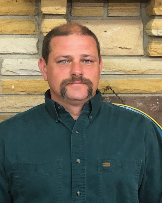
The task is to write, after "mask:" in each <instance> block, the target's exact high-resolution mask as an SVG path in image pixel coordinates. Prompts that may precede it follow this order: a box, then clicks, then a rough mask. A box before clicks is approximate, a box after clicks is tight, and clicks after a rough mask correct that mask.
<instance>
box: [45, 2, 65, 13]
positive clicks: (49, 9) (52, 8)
mask: <svg viewBox="0 0 162 203" xmlns="http://www.w3.org/2000/svg"><path fill="white" fill-rule="evenodd" d="M66 7H67V0H52V1H51V0H41V11H42V13H43V14H66Z"/></svg>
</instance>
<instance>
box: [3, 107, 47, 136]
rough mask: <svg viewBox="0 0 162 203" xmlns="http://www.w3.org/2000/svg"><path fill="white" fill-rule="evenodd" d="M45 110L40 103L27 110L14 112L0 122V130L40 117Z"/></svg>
mask: <svg viewBox="0 0 162 203" xmlns="http://www.w3.org/2000/svg"><path fill="white" fill-rule="evenodd" d="M44 111H45V104H40V105H38V106H35V107H33V108H31V109H29V110H27V111H24V112H21V113H18V114H16V115H15V116H13V117H11V118H9V119H6V120H5V121H2V122H1V123H0V132H2V131H3V130H4V131H5V130H6V129H7V130H9V129H10V128H12V129H14V128H16V127H17V126H19V127H20V126H21V125H25V124H28V123H29V122H31V121H33V120H34V119H36V118H39V117H41V115H42V114H44Z"/></svg>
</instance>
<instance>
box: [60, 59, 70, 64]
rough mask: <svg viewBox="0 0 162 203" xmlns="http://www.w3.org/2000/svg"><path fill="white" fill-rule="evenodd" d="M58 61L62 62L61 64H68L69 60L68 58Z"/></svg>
mask: <svg viewBox="0 0 162 203" xmlns="http://www.w3.org/2000/svg"><path fill="white" fill-rule="evenodd" d="M58 63H60V64H66V63H68V61H67V60H60V61H58Z"/></svg>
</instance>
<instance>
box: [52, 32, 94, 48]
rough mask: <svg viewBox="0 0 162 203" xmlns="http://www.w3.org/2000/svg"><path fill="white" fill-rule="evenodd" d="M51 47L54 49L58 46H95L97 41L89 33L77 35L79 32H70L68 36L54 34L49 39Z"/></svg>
mask: <svg viewBox="0 0 162 203" xmlns="http://www.w3.org/2000/svg"><path fill="white" fill-rule="evenodd" d="M50 46H51V49H55V48H56V47H57V46H58V47H60V48H61V47H68V46H69V47H71V48H73V47H76V46H80V47H86V46H93V47H95V48H97V43H96V41H95V39H94V38H93V37H92V36H89V35H79V34H72V35H68V36H56V37H53V38H52V39H51V42H50Z"/></svg>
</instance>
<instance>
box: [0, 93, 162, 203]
mask: <svg viewBox="0 0 162 203" xmlns="http://www.w3.org/2000/svg"><path fill="white" fill-rule="evenodd" d="M161 196H162V141H161V137H160V135H159V133H158V131H157V130H156V127H155V126H154V125H153V124H152V122H151V121H150V120H148V119H147V118H145V117H144V116H142V115H139V114H137V113H135V112H132V111H129V110H127V109H124V108H121V107H119V106H116V105H113V104H110V103H108V102H102V101H101V95H100V93H99V92H97V94H96V96H94V97H93V98H92V99H91V100H90V101H88V102H87V103H86V104H85V105H84V107H83V111H82V113H81V115H80V116H79V118H78V119H77V120H76V121H75V120H74V119H73V118H72V117H71V115H70V114H69V113H68V112H66V111H65V109H64V108H63V107H62V106H60V105H59V104H57V103H56V102H54V101H52V100H51V99H50V92H49V91H47V92H46V97H45V104H41V105H39V106H37V107H34V108H32V109H30V110H28V111H26V112H24V113H20V114H18V115H16V116H15V117H13V118H11V119H9V120H6V121H4V122H2V123H1V124H0V203H11V202H12V203H160V200H161ZM161 202H162V201H161Z"/></svg>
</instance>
